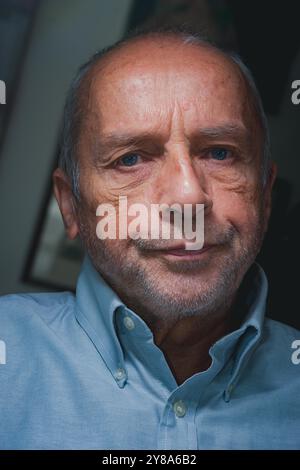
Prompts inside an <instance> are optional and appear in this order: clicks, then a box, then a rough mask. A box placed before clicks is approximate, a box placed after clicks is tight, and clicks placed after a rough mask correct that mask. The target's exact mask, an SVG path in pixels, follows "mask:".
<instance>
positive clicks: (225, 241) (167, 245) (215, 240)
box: [131, 225, 236, 251]
mask: <svg viewBox="0 0 300 470" xmlns="http://www.w3.org/2000/svg"><path fill="white" fill-rule="evenodd" d="M235 235H236V229H235V227H233V226H232V225H231V226H229V227H226V228H225V229H224V230H223V231H221V230H220V227H218V229H213V228H211V229H210V230H209V231H208V233H207V234H206V233H205V235H204V246H208V245H230V244H231V243H232V241H233V239H234V238H235ZM185 241H186V240H185V239H181V240H178V239H174V238H173V239H170V240H163V239H158V240H153V239H143V238H137V239H135V240H131V242H132V243H133V244H134V245H135V246H136V248H137V249H138V250H141V251H158V250H168V249H173V248H174V247H175V246H176V247H177V248H178V246H179V245H180V244H182V245H184V243H185ZM188 241H190V240H188Z"/></svg>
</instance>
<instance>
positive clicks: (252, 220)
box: [213, 181, 261, 232]
mask: <svg viewBox="0 0 300 470" xmlns="http://www.w3.org/2000/svg"><path fill="white" fill-rule="evenodd" d="M260 194H261V193H260V189H259V187H258V185H257V183H256V184H254V183H249V182H248V183H246V182H245V181H243V182H242V181H240V183H239V184H237V182H235V184H232V185H229V184H226V185H225V184H224V185H221V186H217V187H215V189H214V191H213V213H214V215H215V216H216V217H217V219H218V220H223V221H224V222H225V221H226V220H227V221H230V223H231V224H232V225H234V226H235V227H236V229H237V230H238V231H239V232H247V231H249V230H253V228H258V227H257V225H258V224H259V222H260V216H261V196H260Z"/></svg>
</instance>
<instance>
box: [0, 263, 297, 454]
mask: <svg viewBox="0 0 300 470" xmlns="http://www.w3.org/2000/svg"><path fill="white" fill-rule="evenodd" d="M249 273H250V274H249ZM249 273H248V275H247V276H246V278H248V281H247V282H249V288H247V295H245V298H244V299H243V311H244V312H243V313H244V315H245V319H244V321H243V323H242V326H241V327H240V328H239V329H237V330H236V331H233V332H232V333H230V334H228V335H227V336H225V337H223V338H222V339H220V340H219V341H217V342H216V343H215V344H214V345H213V346H212V347H211V349H210V355H211V358H212V364H211V366H210V368H209V369H208V370H206V371H204V372H201V373H196V374H194V375H193V376H192V377H190V378H189V379H187V380H186V381H185V382H184V383H182V384H181V385H180V386H178V384H177V383H176V380H175V378H174V376H173V374H172V372H171V370H170V368H169V366H168V364H167V361H166V359H165V357H164V355H163V353H162V351H161V350H160V349H159V348H158V347H157V346H156V345H155V344H154V341H153V336H152V333H151V331H150V329H149V328H148V326H147V325H146V323H145V322H144V321H143V320H142V319H141V318H140V317H139V316H138V315H136V314H135V313H134V312H133V311H131V310H129V309H128V308H126V306H125V305H124V304H123V303H122V302H121V300H120V299H119V298H118V296H117V295H116V294H115V293H114V292H113V291H112V290H111V289H110V287H109V286H108V285H107V284H106V283H105V282H104V280H103V279H102V278H101V277H100V276H99V274H98V273H97V272H96V271H95V269H94V268H93V266H92V264H91V262H90V260H89V259H88V258H86V259H85V260H84V263H83V267H82V271H81V274H80V276H79V280H78V285H77V291H76V296H75V295H73V294H72V293H69V292H64V293H53V294H24V295H23V294H18V295H7V296H3V297H1V298H0V340H1V343H0V344H1V348H0V352H1V356H0V448H1V449H147V450H149V449H153V450H154V449H160V450H161V449H178V450H180V449H185V450H188V449H190V450H195V449H300V365H295V364H293V362H292V360H291V356H292V353H293V349H292V348H291V345H292V342H293V341H294V340H295V339H300V332H298V331H297V330H294V329H293V328H291V327H289V326H286V325H283V324H281V323H278V322H275V321H272V320H269V319H264V311H265V303H266V296H267V280H266V277H265V275H264V272H263V271H262V269H261V268H260V267H259V266H258V265H257V264H255V265H253V266H252V268H251V269H250V271H249Z"/></svg>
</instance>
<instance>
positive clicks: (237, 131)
mask: <svg viewBox="0 0 300 470" xmlns="http://www.w3.org/2000/svg"><path fill="white" fill-rule="evenodd" d="M202 138H204V139H205V138H206V139H211V140H214V139H234V140H235V141H237V142H238V143H240V144H243V145H247V144H249V142H250V132H249V130H248V129H247V128H246V127H244V126H241V125H236V124H224V125H220V126H216V127H206V128H202V129H199V131H197V132H193V134H192V136H191V141H192V142H193V141H195V140H199V139H202Z"/></svg>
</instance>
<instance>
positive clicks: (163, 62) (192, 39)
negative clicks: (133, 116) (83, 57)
mask: <svg viewBox="0 0 300 470" xmlns="http://www.w3.org/2000/svg"><path fill="white" fill-rule="evenodd" d="M183 75H185V76H187V77H190V79H193V77H195V79H197V78H198V77H199V76H200V77H201V79H202V80H201V86H200V87H198V90H197V95H196V96H195V100H196V99H202V100H205V99H206V96H207V91H208V88H210V89H212V88H213V89H214V93H215V94H216V95H217V96H218V99H219V101H220V103H222V106H221V107H220V113H221V112H222V107H223V108H224V107H226V106H235V107H240V109H239V112H241V113H242V114H243V116H244V121H245V125H246V126H247V127H248V129H249V131H250V132H251V133H252V134H253V135H255V137H256V138H255V140H256V142H257V144H258V146H259V150H258V151H259V153H260V159H261V166H262V176H263V180H265V179H266V173H267V169H268V164H269V138H268V130H267V123H266V118H265V115H264V111H263V108H262V105H261V100H260V97H259V94H258V92H257V89H256V87H255V84H254V81H253V79H252V76H251V74H250V72H249V71H248V69H247V68H246V67H245V65H244V64H243V63H242V62H241V60H240V59H239V58H238V57H236V56H233V55H230V54H227V53H225V52H223V51H222V50H220V49H219V48H217V47H215V46H214V45H212V44H210V43H209V42H208V41H207V40H204V39H202V38H200V37H198V36H196V35H191V34H190V33H186V32H182V31H169V30H167V31H158V32H146V33H139V34H137V35H133V36H130V37H128V38H126V39H124V40H121V41H119V42H118V43H116V44H114V45H113V46H111V47H109V48H107V49H104V50H102V51H100V52H99V53H97V54H95V55H94V56H93V57H92V58H91V59H90V60H89V61H88V62H87V63H86V64H85V65H83V66H82V67H81V69H80V70H79V73H78V74H77V76H76V77H75V79H74V81H73V83H72V86H71V88H70V91H69V94H68V97H67V102H66V107H65V115H64V128H63V135H62V146H61V155H60V166H61V167H62V169H63V170H64V171H65V172H66V173H67V175H68V176H69V177H70V178H71V182H72V187H73V192H74V195H75V196H76V197H77V198H78V197H79V153H80V150H79V149H80V148H81V147H82V145H80V142H81V139H80V137H81V136H82V135H85V136H87V134H89V133H90V134H92V133H93V132H95V131H96V132H97V129H96V127H97V126H98V125H100V123H101V117H102V118H103V114H104V113H105V112H107V111H109V108H110V107H112V106H113V105H114V93H112V87H115V89H120V88H122V87H123V91H124V95H125V94H126V96H128V97H130V96H131V98H132V99H133V98H134V96H137V95H138V94H139V92H141V89H142V88H143V91H145V88H147V87H148V91H149V93H154V88H153V86H154V82H153V80H152V88H151V86H150V82H151V78H152V77H153V76H154V77H155V79H156V81H157V83H158V82H161V79H162V77H164V78H166V77H168V76H169V77H171V76H172V77H173V78H174V76H175V77H178V90H177V92H178V93H180V94H181V95H182V93H183V91H184V90H183V88H182V87H183V83H182V81H180V80H179V76H181V77H182V76H183ZM173 82H174V80H173ZM164 83H167V81H166V80H165V81H164ZM228 88H231V90H232V96H233V95H235V97H236V99H234V100H233V102H232V104H231V103H228V96H227V97H226V96H225V95H226V93H225V94H224V90H225V91H226V92H227V91H228ZM126 91H127V92H126ZM164 93H168V87H166V89H165V91H164ZM118 99H119V98H118ZM157 99H158V100H159V97H157ZM107 100H110V102H109V103H107ZM104 102H105V103H106V106H105V109H104V107H103V106H102V107H101V104H102V103H104ZM158 103H159V101H158ZM186 105H187V106H188V102H187V103H186ZM130 107H131V103H130V102H128V112H130ZM105 110H106V111H105ZM95 126H96V127H95ZM91 137H92V135H91Z"/></svg>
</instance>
